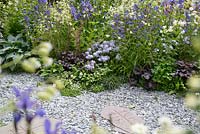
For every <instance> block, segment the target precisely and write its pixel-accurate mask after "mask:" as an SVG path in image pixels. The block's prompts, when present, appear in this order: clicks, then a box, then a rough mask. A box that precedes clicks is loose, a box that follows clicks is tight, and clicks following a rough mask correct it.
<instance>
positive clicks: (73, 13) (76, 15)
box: [70, 5, 80, 21]
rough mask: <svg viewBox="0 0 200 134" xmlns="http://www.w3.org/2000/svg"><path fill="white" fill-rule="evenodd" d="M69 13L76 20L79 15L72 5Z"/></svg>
mask: <svg viewBox="0 0 200 134" xmlns="http://www.w3.org/2000/svg"><path fill="white" fill-rule="evenodd" d="M70 9H71V14H72V16H73V18H74V20H75V21H77V20H78V19H79V17H80V14H79V13H78V12H77V10H76V8H75V7H74V6H73V5H70Z"/></svg>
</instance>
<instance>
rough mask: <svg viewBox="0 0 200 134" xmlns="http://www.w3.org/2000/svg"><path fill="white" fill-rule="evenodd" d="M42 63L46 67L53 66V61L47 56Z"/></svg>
mask: <svg viewBox="0 0 200 134" xmlns="http://www.w3.org/2000/svg"><path fill="white" fill-rule="evenodd" d="M42 62H43V64H44V66H46V67H48V66H51V65H52V64H53V59H52V58H49V57H46V56H45V57H42Z"/></svg>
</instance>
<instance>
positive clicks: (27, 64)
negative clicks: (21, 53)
mask: <svg viewBox="0 0 200 134" xmlns="http://www.w3.org/2000/svg"><path fill="white" fill-rule="evenodd" d="M21 66H22V68H23V69H24V70H25V71H26V72H29V73H34V72H35V71H36V68H35V66H34V65H32V63H31V62H29V61H28V60H24V61H23V62H22V64H21Z"/></svg>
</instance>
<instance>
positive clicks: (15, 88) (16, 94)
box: [12, 87, 21, 97]
mask: <svg viewBox="0 0 200 134" xmlns="http://www.w3.org/2000/svg"><path fill="white" fill-rule="evenodd" d="M12 89H13V92H14V94H15V96H16V97H19V96H20V95H21V93H20V91H19V89H18V88H17V87H13V88H12Z"/></svg>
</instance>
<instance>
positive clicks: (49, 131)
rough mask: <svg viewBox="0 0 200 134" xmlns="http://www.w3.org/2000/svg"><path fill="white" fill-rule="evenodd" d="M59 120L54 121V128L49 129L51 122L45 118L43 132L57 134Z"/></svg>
mask: <svg viewBox="0 0 200 134" xmlns="http://www.w3.org/2000/svg"><path fill="white" fill-rule="evenodd" d="M60 125H61V122H58V123H56V126H55V129H54V130H51V122H50V120H48V119H46V120H45V122H44V128H45V134H57V132H58V130H59V127H60Z"/></svg>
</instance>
